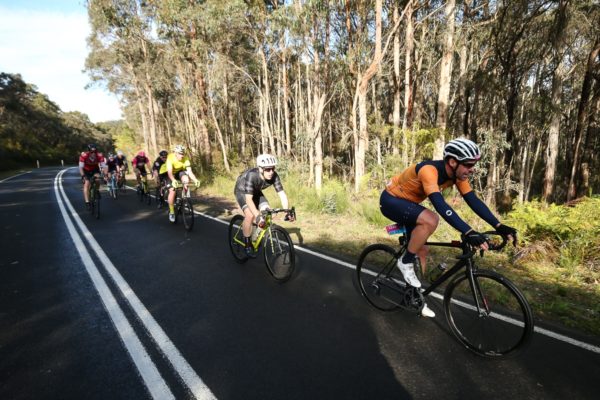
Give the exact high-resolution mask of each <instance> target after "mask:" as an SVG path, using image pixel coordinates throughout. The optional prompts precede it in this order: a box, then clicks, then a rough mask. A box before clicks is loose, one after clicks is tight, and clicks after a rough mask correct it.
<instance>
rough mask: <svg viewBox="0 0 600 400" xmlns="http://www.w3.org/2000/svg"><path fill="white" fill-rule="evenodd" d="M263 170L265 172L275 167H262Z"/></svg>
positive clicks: (273, 169)
mask: <svg viewBox="0 0 600 400" xmlns="http://www.w3.org/2000/svg"><path fill="white" fill-rule="evenodd" d="M263 171H265V172H271V171H275V167H263Z"/></svg>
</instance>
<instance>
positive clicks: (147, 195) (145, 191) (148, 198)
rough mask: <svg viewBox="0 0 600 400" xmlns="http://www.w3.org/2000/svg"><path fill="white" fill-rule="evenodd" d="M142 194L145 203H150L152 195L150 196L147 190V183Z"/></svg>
mask: <svg viewBox="0 0 600 400" xmlns="http://www.w3.org/2000/svg"><path fill="white" fill-rule="evenodd" d="M144 195H145V196H146V203H148V205H151V204H152V196H150V191H149V190H148V184H146V185H144Z"/></svg>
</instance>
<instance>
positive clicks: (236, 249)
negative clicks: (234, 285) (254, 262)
mask: <svg viewBox="0 0 600 400" xmlns="http://www.w3.org/2000/svg"><path fill="white" fill-rule="evenodd" d="M243 221H244V217H243V216H241V215H234V216H233V218H231V221H229V229H228V236H227V237H228V242H229V248H230V249H231V254H233V257H234V258H235V260H236V261H237V262H239V263H244V262H246V261H248V256H247V255H246V250H245V248H244V233H243V232H242V222H243Z"/></svg>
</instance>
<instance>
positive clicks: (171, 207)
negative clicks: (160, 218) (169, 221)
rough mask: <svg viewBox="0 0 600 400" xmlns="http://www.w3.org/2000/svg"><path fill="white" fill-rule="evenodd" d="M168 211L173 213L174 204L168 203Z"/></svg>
mask: <svg viewBox="0 0 600 400" xmlns="http://www.w3.org/2000/svg"><path fill="white" fill-rule="evenodd" d="M169 212H170V213H171V214H175V206H174V205H171V204H169Z"/></svg>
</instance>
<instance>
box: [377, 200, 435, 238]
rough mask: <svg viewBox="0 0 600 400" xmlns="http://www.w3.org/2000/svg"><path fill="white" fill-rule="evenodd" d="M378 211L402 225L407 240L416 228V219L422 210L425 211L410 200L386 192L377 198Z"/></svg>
mask: <svg viewBox="0 0 600 400" xmlns="http://www.w3.org/2000/svg"><path fill="white" fill-rule="evenodd" d="M379 209H380V210H381V213H382V214H383V215H384V216H385V217H386V218H388V219H391V220H392V221H394V222H396V223H398V224H400V225H404V227H405V228H406V236H407V237H409V238H410V234H411V233H412V230H413V229H414V228H415V226H417V218H419V215H420V214H421V213H422V212H423V210H426V208H425V207H423V206H422V205H420V204H417V203H415V202H412V201H410V200H406V199H400V198H398V197H394V196H392V195H391V194H389V193H388V192H387V191H386V190H384V191H383V192H382V193H381V197H379Z"/></svg>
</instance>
